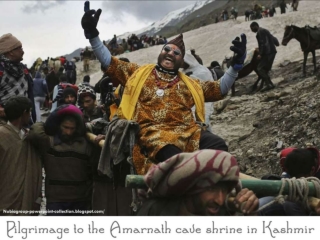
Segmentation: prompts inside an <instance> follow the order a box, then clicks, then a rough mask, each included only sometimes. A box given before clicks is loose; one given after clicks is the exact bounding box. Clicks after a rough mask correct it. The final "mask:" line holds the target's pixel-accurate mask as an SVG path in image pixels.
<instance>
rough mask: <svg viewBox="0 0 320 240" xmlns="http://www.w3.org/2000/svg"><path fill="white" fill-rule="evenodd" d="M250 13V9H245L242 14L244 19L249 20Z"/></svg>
mask: <svg viewBox="0 0 320 240" xmlns="http://www.w3.org/2000/svg"><path fill="white" fill-rule="evenodd" d="M251 14H252V11H251V10H249V9H248V10H246V11H245V13H244V16H245V21H246V22H247V21H250V15H251Z"/></svg>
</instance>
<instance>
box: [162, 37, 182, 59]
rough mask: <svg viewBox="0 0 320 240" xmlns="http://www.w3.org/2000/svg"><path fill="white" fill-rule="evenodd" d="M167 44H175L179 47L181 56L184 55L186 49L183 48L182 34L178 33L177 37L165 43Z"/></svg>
mask: <svg viewBox="0 0 320 240" xmlns="http://www.w3.org/2000/svg"><path fill="white" fill-rule="evenodd" d="M168 44H173V45H176V46H177V47H178V48H180V50H181V53H182V57H184V54H185V52H186V50H185V46H184V42H183V35H182V34H180V35H179V36H178V37H176V38H174V39H172V40H170V41H169V42H168V43H167V44H166V45H168Z"/></svg>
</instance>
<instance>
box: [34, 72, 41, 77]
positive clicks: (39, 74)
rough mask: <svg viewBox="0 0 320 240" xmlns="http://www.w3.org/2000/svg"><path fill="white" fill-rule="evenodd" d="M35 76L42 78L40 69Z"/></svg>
mask: <svg viewBox="0 0 320 240" xmlns="http://www.w3.org/2000/svg"><path fill="white" fill-rule="evenodd" d="M34 78H42V75H41V73H40V72H39V71H38V72H36V74H35V76H34Z"/></svg>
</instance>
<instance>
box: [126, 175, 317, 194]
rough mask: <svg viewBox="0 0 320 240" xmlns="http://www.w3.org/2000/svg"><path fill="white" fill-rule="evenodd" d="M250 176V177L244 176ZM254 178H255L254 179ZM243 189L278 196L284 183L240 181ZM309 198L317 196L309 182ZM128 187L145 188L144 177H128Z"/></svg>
mask: <svg viewBox="0 0 320 240" xmlns="http://www.w3.org/2000/svg"><path fill="white" fill-rule="evenodd" d="M243 176H248V175H243ZM252 178H253V177H252ZM240 181H241V184H242V187H243V188H248V189H250V190H252V191H254V192H255V193H256V194H257V195H259V196H276V195H278V193H279V191H280V189H281V185H282V182H281V181H279V180H259V179H256V180H254V179H240ZM308 186H309V194H308V195H309V196H316V191H315V187H314V185H313V183H311V182H309V183H308ZM126 187H130V188H145V187H146V185H145V182H144V180H143V176H140V175H127V178H126ZM288 194H289V185H288V184H287V183H286V185H285V187H284V189H283V195H288Z"/></svg>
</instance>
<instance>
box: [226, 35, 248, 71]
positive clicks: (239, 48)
mask: <svg viewBox="0 0 320 240" xmlns="http://www.w3.org/2000/svg"><path fill="white" fill-rule="evenodd" d="M232 44H233V46H231V47H230V50H231V51H233V52H234V56H233V59H232V62H231V66H232V67H233V69H234V70H236V71H240V70H241V69H242V67H243V63H244V60H245V59H246V56H247V36H246V35H245V34H244V33H242V34H241V41H240V38H239V37H236V38H235V39H234V40H233V41H232Z"/></svg>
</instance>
